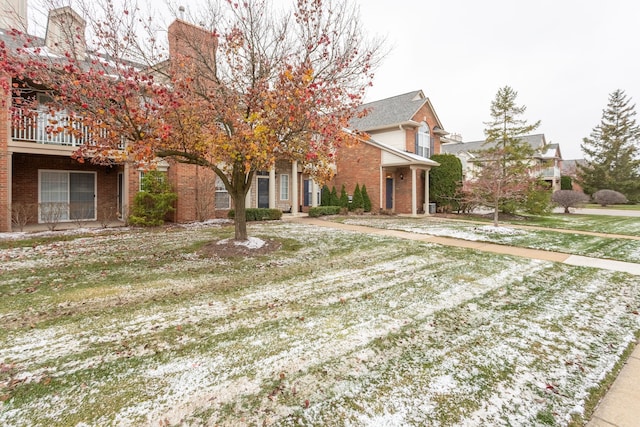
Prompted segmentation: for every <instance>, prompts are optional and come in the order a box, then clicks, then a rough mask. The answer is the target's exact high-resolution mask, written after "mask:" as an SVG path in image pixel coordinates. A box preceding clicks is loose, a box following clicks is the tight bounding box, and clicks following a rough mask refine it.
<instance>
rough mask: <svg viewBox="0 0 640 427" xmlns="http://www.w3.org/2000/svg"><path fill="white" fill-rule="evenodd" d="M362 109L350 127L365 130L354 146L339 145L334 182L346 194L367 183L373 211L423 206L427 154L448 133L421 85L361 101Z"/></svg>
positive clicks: (426, 200)
mask: <svg viewBox="0 0 640 427" xmlns="http://www.w3.org/2000/svg"><path fill="white" fill-rule="evenodd" d="M361 111H362V112H366V113H367V114H366V115H365V116H363V117H361V118H357V119H354V120H353V121H352V123H351V128H352V129H353V130H356V131H359V132H365V133H366V135H367V136H368V137H367V138H363V139H362V141H361V142H360V143H359V144H356V145H355V146H353V147H340V149H339V150H338V153H337V164H336V167H337V171H336V176H335V178H334V182H333V184H335V186H336V189H337V190H338V192H339V191H340V188H341V187H342V185H343V184H344V185H345V188H346V190H347V192H348V193H349V194H350V195H351V194H353V191H354V189H355V186H356V184H359V185H360V186H362V185H363V184H364V185H366V187H367V193H368V194H369V197H370V199H371V203H372V208H373V210H374V211H387V212H394V213H403V214H412V215H417V214H418V213H425V212H428V206H427V204H428V203H429V171H430V170H431V168H432V167H436V166H438V163H437V162H434V161H433V160H430V159H429V157H431V155H432V154H437V153H439V152H440V138H441V137H442V136H444V135H447V132H445V131H444V129H443V126H442V123H441V122H440V119H439V118H438V116H437V114H436V112H435V109H434V108H433V105H432V104H431V101H429V98H427V97H426V96H425V95H424V93H423V92H422V91H421V90H417V91H413V92H409V93H405V94H402V95H398V96H394V97H391V98H387V99H382V100H379V101H375V102H371V103H368V104H364V105H362V107H361Z"/></svg>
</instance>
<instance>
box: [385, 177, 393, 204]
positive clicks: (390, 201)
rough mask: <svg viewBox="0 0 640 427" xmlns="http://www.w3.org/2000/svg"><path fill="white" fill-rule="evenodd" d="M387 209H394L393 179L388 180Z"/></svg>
mask: <svg viewBox="0 0 640 427" xmlns="http://www.w3.org/2000/svg"><path fill="white" fill-rule="evenodd" d="M386 194H387V203H386V208H387V209H393V178H387V191H386Z"/></svg>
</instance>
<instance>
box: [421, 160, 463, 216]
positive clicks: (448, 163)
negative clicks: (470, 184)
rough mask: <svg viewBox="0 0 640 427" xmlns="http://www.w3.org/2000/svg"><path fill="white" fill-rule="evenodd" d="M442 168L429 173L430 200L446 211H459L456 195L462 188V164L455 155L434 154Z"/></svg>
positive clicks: (439, 167)
mask: <svg viewBox="0 0 640 427" xmlns="http://www.w3.org/2000/svg"><path fill="white" fill-rule="evenodd" d="M431 160H433V161H436V162H438V163H440V166H438V167H437V168H433V169H432V170H431V171H430V172H429V200H430V201H432V202H435V203H437V204H438V206H441V207H443V208H444V209H445V210H446V211H449V212H450V211H451V210H457V209H458V202H457V201H456V193H457V191H458V189H459V188H460V187H461V186H462V162H461V161H460V159H459V158H457V157H456V156H454V155H453V154H434V155H433V156H431Z"/></svg>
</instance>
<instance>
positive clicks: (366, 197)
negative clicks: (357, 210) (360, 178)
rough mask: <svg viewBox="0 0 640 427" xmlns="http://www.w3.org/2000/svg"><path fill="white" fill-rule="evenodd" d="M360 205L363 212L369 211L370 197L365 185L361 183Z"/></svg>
mask: <svg viewBox="0 0 640 427" xmlns="http://www.w3.org/2000/svg"><path fill="white" fill-rule="evenodd" d="M362 207H363V209H364V211H365V212H371V199H370V198H369V194H368V193H367V186H366V185H364V184H362Z"/></svg>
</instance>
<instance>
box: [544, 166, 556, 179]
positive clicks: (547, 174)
mask: <svg viewBox="0 0 640 427" xmlns="http://www.w3.org/2000/svg"><path fill="white" fill-rule="evenodd" d="M540 176H542V177H543V178H544V179H547V180H551V179H560V168H558V167H550V168H544V169H541V170H540Z"/></svg>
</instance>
